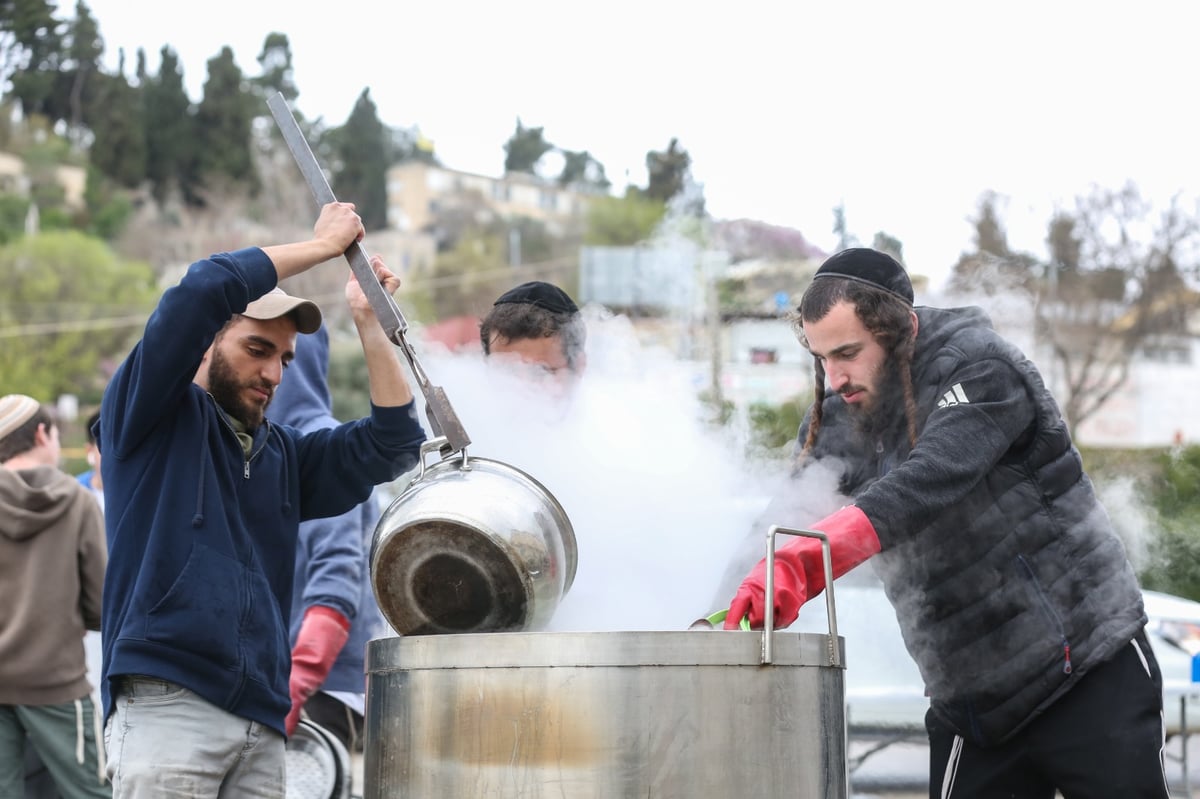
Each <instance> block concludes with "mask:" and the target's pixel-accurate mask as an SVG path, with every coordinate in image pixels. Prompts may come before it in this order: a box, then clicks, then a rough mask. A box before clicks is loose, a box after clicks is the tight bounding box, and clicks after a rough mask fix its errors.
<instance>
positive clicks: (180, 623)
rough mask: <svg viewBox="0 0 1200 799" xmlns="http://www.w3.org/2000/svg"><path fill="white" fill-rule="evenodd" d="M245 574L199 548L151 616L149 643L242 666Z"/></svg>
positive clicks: (223, 558) (221, 557)
mask: <svg viewBox="0 0 1200 799" xmlns="http://www.w3.org/2000/svg"><path fill="white" fill-rule="evenodd" d="M244 574H245V568H244V567H243V566H242V564H241V563H239V562H238V561H236V560H234V559H233V558H231V557H229V556H228V555H223V554H221V553H220V552H217V551H216V550H214V549H210V548H209V547H206V546H204V545H203V544H193V545H192V551H191V552H190V553H189V554H188V559H187V563H185V564H184V565H183V570H182V571H180V572H179V576H178V577H176V578H175V582H174V583H172V584H171V587H170V588H169V589H167V593H165V594H164V595H163V597H162V599H160V600H159V601H158V603H157V604H156V605H155V606H154V607H153V608H151V609H150V613H149V614H147V619H146V639H147V640H149V641H154V642H157V643H161V644H169V645H170V646H171V647H173V648H175V649H180V650H184V651H187V652H192V653H195V654H197V655H200V656H201V657H204V658H205V659H206V660H210V661H212V662H214V663H217V664H219V665H221V666H223V667H226V668H234V667H236V666H237V664H238V630H239V628H240V626H241V605H242V601H241V598H242V595H243V593H244V591H245V588H244V586H243V583H244Z"/></svg>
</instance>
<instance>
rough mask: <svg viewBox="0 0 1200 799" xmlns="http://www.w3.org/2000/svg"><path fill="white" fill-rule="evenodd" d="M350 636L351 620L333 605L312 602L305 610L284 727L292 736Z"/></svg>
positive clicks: (293, 663) (297, 643)
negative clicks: (311, 699) (308, 702)
mask: <svg viewBox="0 0 1200 799" xmlns="http://www.w3.org/2000/svg"><path fill="white" fill-rule="evenodd" d="M349 637H350V620H349V619H347V618H346V617H345V616H343V615H342V614H340V613H338V612H337V611H336V610H334V609H333V608H327V607H325V606H324V605H313V606H312V607H310V608H309V609H308V610H306V611H304V621H302V622H301V623H300V634H299V635H297V636H296V645H295V646H294V647H292V673H291V677H290V679H289V680H288V693H289V694H291V697H292V709H291V711H290V712H289V713H288V714H287V720H286V721H285V722H284V728H285V729H286V730H287V734H288V735H289V736H290V735H291V734H292V733H293V732H295V731H296V725H297V724H299V723H300V710H301V708H303V707H304V703H305V702H307V701H308V698H309V697H310V696H312V695H313V694H315V693H316V692H317V689H318V688H320V687H321V684H322V683H323V682H325V678H326V677H328V676H329V670H330V669H332V668H333V661H335V660H337V656H338V653H339V652H341V651H342V647H343V646H345V645H346V639H347V638H349Z"/></svg>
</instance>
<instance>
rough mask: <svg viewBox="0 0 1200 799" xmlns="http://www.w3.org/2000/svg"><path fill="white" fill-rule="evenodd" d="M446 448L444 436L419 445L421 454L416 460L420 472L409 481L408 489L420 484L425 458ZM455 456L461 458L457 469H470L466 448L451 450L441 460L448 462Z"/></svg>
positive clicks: (423, 474) (423, 475) (423, 472)
mask: <svg viewBox="0 0 1200 799" xmlns="http://www.w3.org/2000/svg"><path fill="white" fill-rule="evenodd" d="M447 446H448V443H447V440H446V437H445V436H437V437H436V438H431V439H429V440H428V441H426V442H425V443H424V444H422V445H421V453H420V455H419V456H418V460H419V461H420V466H421V470H420V471H419V472H417V476H416V477H414V478H413V479H412V480H410V481H409V483H408V485H409V486H410V487H411V486H413V485H415V484H417V483H419V482H421V479H422V478H423V477H425V458H426V456H427V455H429V453H431V452H441V451H442V449H443V448H444V447H447ZM457 455H461V456H462V464H461V465H460V466H459V467H458V468H460V469H462V470H463V471H466V470H468V469H470V468H471V463H470V461H468V460H467V448H466V447H463V448H462V449H455V450H453V451H452V452H451V453H450V454H449V455H446V456H445V457H443V458H442V460H443V461H448V460H450V459H451V458H453V457H455V456H457Z"/></svg>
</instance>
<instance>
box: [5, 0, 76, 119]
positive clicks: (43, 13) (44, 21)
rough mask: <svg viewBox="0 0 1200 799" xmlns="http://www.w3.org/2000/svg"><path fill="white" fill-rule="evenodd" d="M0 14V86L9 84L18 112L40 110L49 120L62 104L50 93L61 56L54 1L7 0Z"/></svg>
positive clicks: (53, 87) (52, 89)
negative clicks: (2, 12) (0, 58)
mask: <svg viewBox="0 0 1200 799" xmlns="http://www.w3.org/2000/svg"><path fill="white" fill-rule="evenodd" d="M5 6H6V7H5V8H4V12H5V13H4V14H3V15H0V44H2V45H3V46H2V47H0V52H3V53H4V61H3V64H2V66H0V69H3V74H0V88H3V86H4V83H6V82H7V83H8V84H9V85H10V86H11V93H12V96H13V97H15V98H17V101H18V103H19V104H20V106H21V113H22V114H23V115H24V116H25V117H26V118H28V117H30V116H33V115H34V114H41V115H42V116H45V117H47V118H48V119H50V120H51V121H55V120H57V119H60V118H61V116H58V115H56V114H55V109H56V108H61V107H62V104H61V103H58V102H56V100H55V98H54V97H53V94H54V90H55V83H56V81H57V78H58V70H59V66H60V64H61V62H62V58H63V52H62V51H63V41H62V37H63V32H62V26H63V23H62V22H61V21H60V20H58V19H56V18H55V16H54V3H52V2H48V0H7V2H6V3H5Z"/></svg>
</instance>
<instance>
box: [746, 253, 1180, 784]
mask: <svg viewBox="0 0 1200 799" xmlns="http://www.w3.org/2000/svg"><path fill="white" fill-rule="evenodd" d="M913 299H914V296H913V288H912V283H911V282H910V281H909V278H908V274H907V273H906V272H905V270H904V267H903V266H901V265H900V263H899V262H897V261H896V260H895V259H894V258H892V257H891V256H889V255H887V254H885V253H882V252H878V251H876V250H872V249H867V248H852V249H848V250H843V251H842V252H839V253H837V254H835V255H833V256H832V257H830V258H829V259H828V260H826V261H825V263H824V264H823V265H822V266H821V267H820V269H818V270H817V274H816V275H815V277H814V278H813V281H812V285H811V286H809V288H808V290H807V291H805V292H804V296H803V297H802V298H801V300H800V307H799V308H798V309H797V313H796V316H795V322H796V326H797V332H798V333H799V336H800V340H801V343H802V344H803V345H804V346H805V347H806V348H807V349H808V350H809V351H810V352H811V353H812V354H813V357H814V367H815V401H814V402H813V404H812V406H811V407H810V408H809V410H808V413H807V414H806V416H805V418H804V421H803V422H802V423H801V426H800V432H799V440H798V449H799V459H798V465H797V469H798V471H799V472H801V473H802V472H803V471H804V470H805V469H806V468H808V467H810V466H812V465H813V464H816V463H823V465H824V467H825V468H831V467H832V468H835V469H837V471H838V473H839V475H840V479H841V489H842V492H843V493H844V494H846V495H849V496H851V497H852V498H853V501H852V504H849V505H846V506H845V507H843V508H842V509H841V510H839V511H837V512H836V513H834V514H832V515H830V516H828V517H826V518H825V519H822V520H820V521H815V522H812V524H811V525H810V527H811V528H812V529H815V530H820V531H821V532H823V533H825V535H826V536H827V537H828V540H829V548H830V552H831V560H832V570H833V576H834V577H835V578H836V577H838V576H840V575H842V574H844V573H846V572H847V571H849V570H850V569H852V568H854V567H855V566H857V565H858V564H860V563H862V562H863V561H865V560H867V559H868V558H871V557H874V562H875V565H876V572H877V573H878V574H879V576H880V578H881V580H882V581H883V584H884V588H885V591H886V593H887V596H888V598H889V599H890V600H891V602H892V604H893V606H894V607H895V609H896V616H897V619H898V620H899V622H900V628H901V631H902V633H903V635H904V640H905V644H906V646H907V647H908V650H909V653H910V654H911V655H912V657H913V659H914V660H915V661H916V662H917V665H918V666H919V667H920V669H921V675H922V677H923V678H924V680H925V683H926V693H927V695H928V696H929V697H930V710H929V712H928V714H927V715H926V727H927V729H928V733H929V745H930V769H931V773H930V786H931V787H930V791H931V793H930V795H931V796H941V797H976V796H1022V797H1039V798H1044V799H1051V797H1053V796H1054V795H1055V791H1056V790H1057V791H1058V792H1060V793H1061V795H1063V796H1089V797H1134V796H1136V797H1153V799H1166V797H1167V796H1168V792H1167V786H1166V782H1165V778H1164V771H1163V760H1162V741H1163V737H1162V735H1163V732H1162V675H1161V674H1160V672H1159V669H1158V664H1157V662H1156V661H1155V658H1154V652H1153V651H1152V650H1151V649H1150V645H1149V643H1148V641H1147V639H1146V635H1145V631H1144V628H1145V625H1146V622H1147V618H1146V614H1145V611H1144V609H1143V607H1142V597H1141V591H1140V589H1139V587H1138V583H1137V579H1136V577H1135V576H1134V572H1133V569H1132V568H1131V567H1130V564H1129V561H1128V559H1127V557H1126V554H1125V550H1124V547H1123V545H1122V543H1121V540H1120V539H1119V538H1118V536H1117V534H1116V533H1115V532H1114V530H1113V526H1112V524H1111V522H1110V521H1109V518H1108V515H1107V514H1106V513H1105V511H1104V508H1103V507H1102V506H1101V504H1100V502H1099V500H1098V499H1097V498H1096V495H1095V493H1094V491H1093V489H1092V483H1091V481H1090V480H1089V478H1088V476H1087V474H1086V473H1085V472H1084V471H1083V467H1082V462H1081V459H1080V456H1079V452H1078V450H1077V449H1076V447H1075V445H1074V443H1073V442H1072V440H1071V435H1070V431H1069V430H1068V428H1067V425H1066V423H1065V422H1064V421H1063V418H1062V415H1061V413H1060V412H1059V409H1058V406H1057V404H1056V403H1055V401H1054V398H1053V397H1052V396H1051V395H1050V392H1049V391H1048V390H1047V388H1046V386H1045V385H1044V384H1043V382H1042V378H1041V375H1040V374H1039V373H1038V370H1037V367H1035V366H1034V365H1033V363H1032V362H1030V361H1029V360H1028V359H1027V358H1026V357H1025V356H1024V354H1022V353H1021V352H1020V351H1019V350H1018V349H1017V348H1016V347H1015V346H1013V345H1012V344H1011V343H1010V342H1008V341H1006V340H1004V339H1003V338H1001V337H1000V336H999V335H998V334H997V333H996V331H995V330H994V329H993V328H992V323H991V320H990V319H989V318H988V317H987V315H986V314H985V313H984V311H983V310H982V309H980V308H976V307H968V308H949V309H942V308H929V307H924V306H921V307H914V305H913ZM768 522H769V520H768ZM765 572H766V566H765V563H764V562H761V561H760V562H759V564H758V566H757V567H756V568H755V569H754V570H753V571H752V572H751V573H750V575H749V576H748V577H747V578H746V579H745V580H744V581H743V582H742V584H741V587H740V588H739V589H738V590H737V593H736V595H735V596H734V598H733V601H732V602H731V603H730V609H729V613H728V617H727V619H726V627H728V628H736V627H737V625H738V623H739V622H740V620H741V619H742V618H744V617H748V618H749V620H750V623H751V624H752V625H754V626H758V627H762V626H763V624H764V617H765V612H766V604H765V590H764V586H765V582H766V580H765V577H766V575H765ZM774 572H775V573H774V588H775V596H774V601H773V603H772V606H773V610H774V622H775V625H776V626H780V627H785V626H787V625H789V624H791V623H792V622H793V621H795V619H796V616H797V614H798V612H799V609H800V606H801V605H803V604H804V603H805V602H807V601H808V600H809V599H811V598H813V597H814V596H816V595H817V594H819V593H820V592H821V591H822V590H824V588H825V575H824V567H823V563H822V556H821V547H820V542H819V541H818V540H816V539H811V538H796V539H795V540H793V541H792V542H790V543H788V544H787V545H786V546H783V547H781V548H780V549H779V550H778V551H777V552H776V560H775V569H774Z"/></svg>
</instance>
